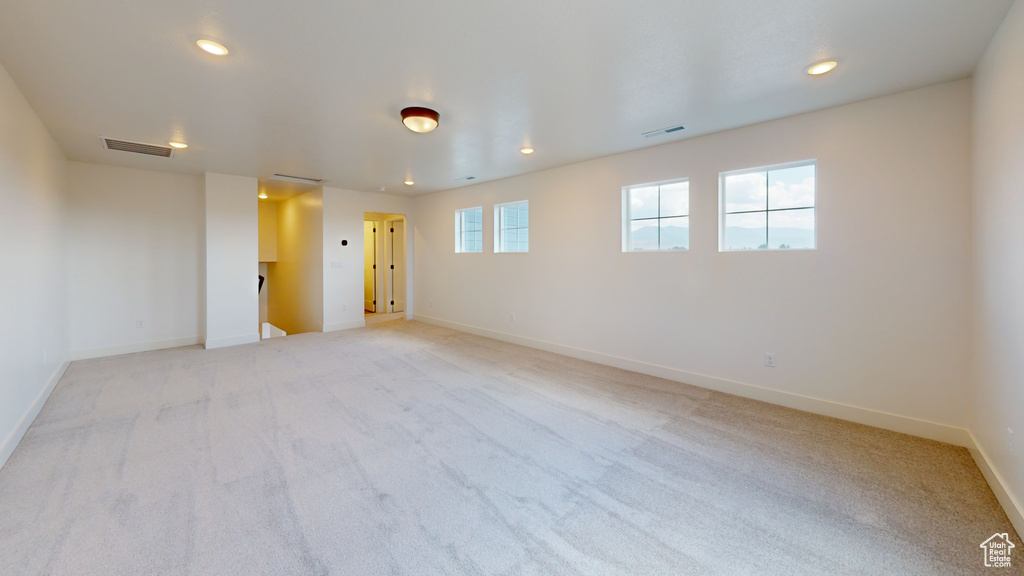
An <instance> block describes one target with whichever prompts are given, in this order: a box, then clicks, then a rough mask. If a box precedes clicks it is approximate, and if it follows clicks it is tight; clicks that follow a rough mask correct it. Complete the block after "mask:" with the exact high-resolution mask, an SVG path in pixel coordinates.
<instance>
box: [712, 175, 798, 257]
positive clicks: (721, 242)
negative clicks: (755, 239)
mask: <svg viewBox="0 0 1024 576" xmlns="http://www.w3.org/2000/svg"><path fill="white" fill-rule="evenodd" d="M800 166H814V206H808V208H813V209H814V247H813V248H772V247H771V246H769V247H768V248H762V249H759V250H729V249H728V248H726V247H725V216H726V213H725V178H726V176H736V175H740V174H753V173H755V172H767V171H769V170H785V169H786V168H799V167H800ZM765 212H766V213H770V212H775V210H767V209H766V210H765ZM817 249H818V159H817V158H812V159H810V160H797V161H796V162H785V163H783V164H769V165H767V166H760V167H757V168H743V169H740V170H729V171H728V172H719V173H718V251H719V252H805V251H808V250H817Z"/></svg>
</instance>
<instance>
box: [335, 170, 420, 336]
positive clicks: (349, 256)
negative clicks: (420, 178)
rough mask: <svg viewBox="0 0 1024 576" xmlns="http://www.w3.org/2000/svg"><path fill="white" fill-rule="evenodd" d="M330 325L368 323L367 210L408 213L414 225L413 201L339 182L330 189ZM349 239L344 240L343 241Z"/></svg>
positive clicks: (410, 253) (409, 254)
mask: <svg viewBox="0 0 1024 576" xmlns="http://www.w3.org/2000/svg"><path fill="white" fill-rule="evenodd" d="M323 190H324V228H323V246H324V252H323V258H324V262H323V264H324V266H323V268H324V291H323V294H324V298H323V304H324V308H323V311H324V331H331V330H341V329H345V328H356V327H360V326H363V284H364V282H363V215H364V213H366V212H377V213H383V214H400V215H405V216H406V226H407V230H409V229H410V228H409V227H410V226H411V225H412V223H413V221H414V220H413V217H412V215H411V214H410V212H411V209H412V201H411V200H410V199H409V198H406V197H402V196H392V195H390V194H377V193H369V192H356V191H353V190H342V189H339V188H329V187H325V188H324V189H323ZM412 236H413V235H412V234H411V233H409V232H408V231H407V233H406V241H405V246H406V263H407V266H408V268H407V271H406V278H407V281H406V290H407V298H408V299H409V301H410V303H409V304H408V307H407V309H406V313H407V314H411V313H412V304H411V299H412V295H413V294H414V286H413V281H412V278H413V277H412V271H413V258H414V250H413V237H412ZM342 240H346V241H347V242H348V244H347V245H346V246H342V244H341V241H342Z"/></svg>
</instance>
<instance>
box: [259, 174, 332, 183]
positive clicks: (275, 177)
mask: <svg viewBox="0 0 1024 576" xmlns="http://www.w3.org/2000/svg"><path fill="white" fill-rule="evenodd" d="M269 179H270V180H282V181H284V182H296V183H298V184H320V183H322V182H323V181H324V179H323V178H306V177H305V176H291V175H288V174H274V175H273V176H271V177H270V178H269Z"/></svg>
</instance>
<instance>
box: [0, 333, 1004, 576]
mask: <svg viewBox="0 0 1024 576" xmlns="http://www.w3.org/2000/svg"><path fill="white" fill-rule="evenodd" d="M995 532H1010V533H1011V536H1012V538H1013V540H1014V542H1016V543H1018V544H1020V539H1019V538H1018V537H1017V535H1016V533H1013V530H1012V528H1011V526H1010V523H1009V521H1008V520H1007V518H1006V516H1005V515H1004V514H1003V512H1002V511H1001V510H1000V508H999V506H998V504H997V503H996V500H995V498H994V496H993V495H992V492H991V491H990V490H989V488H988V487H987V486H986V484H985V482H984V480H983V478H982V476H981V474H980V473H979V471H978V469H977V468H976V466H975V465H974V463H973V462H972V460H971V458H970V455H969V454H968V452H967V451H966V450H964V449H962V448H956V447H953V446H949V445H945V444H940V443H937V442H932V441H928V440H922V439H918V438H913V437H910V436H904V435H900V434H895V433H891V432H886V431H882V430H878V429H874V428H869V427H865V426H859V425H855V424H850V423H846V422H842V421H839V420H834V419H829V418H824V417H819V416H814V415H811V414H806V413H802V412H797V411H794V410H789V409H785V408H780V407H777V406H772V405H769V404H764V403H760V402H756V401H751V400H746V399H742V398H737V397H733V396H729V395H725V394H720V393H716V392H712V391H708V390H704V389H700V388H695V387H690V386H686V385H682V384H678V383H675V382H670V381H667V380H661V379H657V378H652V377H648V376H643V375H638V374H634V373H630V372H626V371H622V370H617V369H613V368H608V367H604V366H600V365H596V364H591V363H587V362H583V361H578V360H574V359H569V358H565V357H561V356H557V355H553V354H548V353H544V352H539V351H536V350H532V349H529V348H523V347H519V346H514V345H510V344H506V343H502V342H498V341H495V340H490V339H486V338H480V337H477V336H472V335H467V334H462V333H458V332H453V331H450V330H446V329H442V328H437V327H434V326H430V325H426V324H422V323H418V322H406V321H401V320H400V321H395V322H388V323H385V324H381V325H378V326H375V327H372V328H365V329H359V330H350V331H345V332H336V333H331V334H303V335H297V336H288V337H286V338H274V339H272V340H267V341H264V342H261V343H259V344H252V345H247V346H239V347H234V348H227V349H219V350H209V351H207V350H200V349H197V348H185V349H177V350H168V351H160V352H149V353H141V354H132V355H126V356H119V357H113V358H104V359H97V360H87V361H81V362H75V363H74V364H72V365H71V368H70V369H69V370H68V372H67V374H66V375H65V377H64V379H63V380H62V381H61V382H60V384H59V386H58V387H57V389H56V391H55V392H54V394H53V396H52V397H51V398H50V400H49V402H48V403H47V404H46V406H45V408H44V409H43V412H42V413H41V414H40V416H39V418H38V419H37V420H36V422H35V424H34V425H33V426H32V428H31V429H30V430H29V432H28V434H27V436H26V437H25V439H24V440H23V441H22V443H21V445H20V446H19V448H18V449H17V451H16V452H15V454H14V456H13V457H12V459H11V460H10V461H9V463H8V464H7V466H6V467H5V468H4V469H3V470H2V471H0V573H2V574H5V575H7V574H11V575H14V574H17V575H21V574H69V575H70V574H73V575H76V576H85V575H91V574H95V575H104V576H111V575H119V574H125V575H128V574H130V575H147V576H148V575H156V574H195V575H207V574H209V575H232V574H239V575H241V574H245V575H251V574H273V575H283V574H339V575H350V576H363V575H367V576H369V575H378V574H410V575H419V574H487V575H490V574H551V575H560V576H568V575H585V576H595V575H601V574H615V575H626V574H672V575H682V574H695V575H696V574H700V575H710V574H744V575H746V574H785V575H799V574H829V575H832V574H894V575H913V574H929V575H931V574H958V575H959V574H987V573H990V572H991V573H998V574H1007V573H1018V574H1019V573H1021V572H1020V571H1019V567H1020V566H1022V565H1024V558H1014V560H1015V564H1016V565H1015V566H1014V568H1013V569H1009V570H990V572H986V569H985V568H984V567H983V564H982V557H981V552H982V550H981V549H980V548H979V544H980V543H981V542H982V541H983V540H985V539H986V538H988V537H989V536H991V535H992V534H993V533H995ZM1018 550H1024V548H1020V547H1018Z"/></svg>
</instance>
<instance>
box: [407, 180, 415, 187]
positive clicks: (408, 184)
mask: <svg viewBox="0 0 1024 576" xmlns="http://www.w3.org/2000/svg"><path fill="white" fill-rule="evenodd" d="M413 184H415V182H413V181H412V180H406V181H405V185H406V186H412V185H413Z"/></svg>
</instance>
